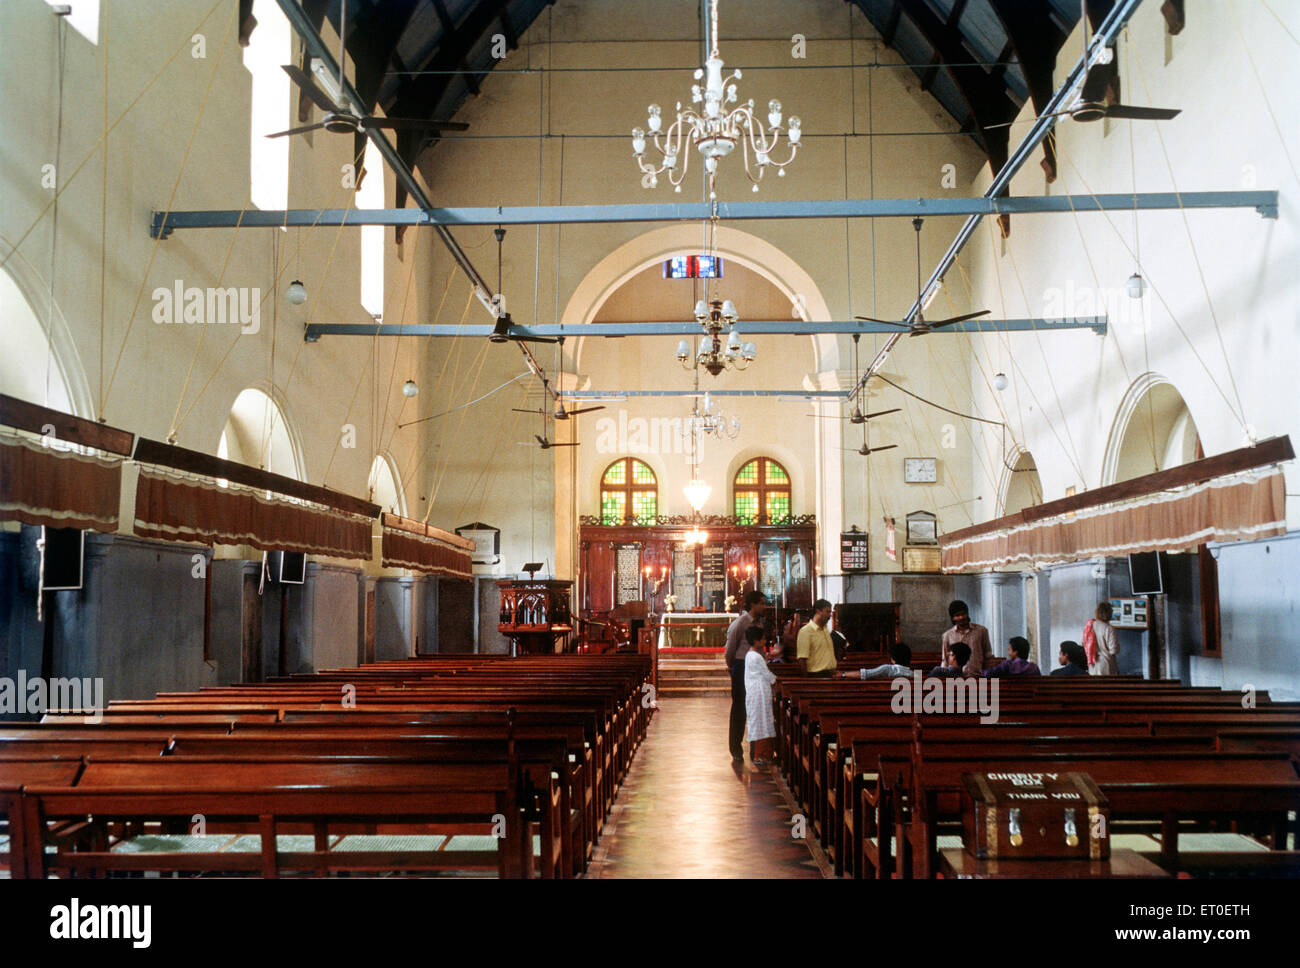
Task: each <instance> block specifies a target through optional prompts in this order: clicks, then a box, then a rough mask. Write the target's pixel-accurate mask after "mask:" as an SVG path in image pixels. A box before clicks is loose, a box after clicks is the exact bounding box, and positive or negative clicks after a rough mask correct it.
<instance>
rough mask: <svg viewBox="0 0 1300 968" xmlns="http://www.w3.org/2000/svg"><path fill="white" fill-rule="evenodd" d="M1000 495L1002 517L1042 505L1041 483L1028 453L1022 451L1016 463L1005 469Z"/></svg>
mask: <svg viewBox="0 0 1300 968" xmlns="http://www.w3.org/2000/svg"><path fill="white" fill-rule="evenodd" d="M1002 495H1003V496H1002V512H1001V513H1002V515H1007V514H1015V513H1016V512H1017V511H1023V510H1024V509H1025V508H1028V507H1033V506H1034V505H1035V504H1042V503H1043V482H1042V480H1041V479H1040V478H1039V476H1038V466H1037V465H1036V464H1035V463H1034V455H1033V454H1031V453H1030V452H1029V451H1027V450H1022V451H1021V452H1020V455H1019V457H1018V458H1017V459H1016V462H1015V463H1014V464H1011V465H1009V466H1008V467H1007V470H1006V474H1005V483H1004V485H1003V488H1002Z"/></svg>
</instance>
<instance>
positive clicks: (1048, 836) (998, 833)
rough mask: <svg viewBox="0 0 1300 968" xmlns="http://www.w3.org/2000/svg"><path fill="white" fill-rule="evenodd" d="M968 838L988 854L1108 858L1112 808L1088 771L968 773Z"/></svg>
mask: <svg viewBox="0 0 1300 968" xmlns="http://www.w3.org/2000/svg"><path fill="white" fill-rule="evenodd" d="M962 780H963V782H964V783H965V787H966V788H965V791H964V792H963V794H962V807H963V809H962V825H963V830H962V841H963V843H964V844H965V846H966V850H967V851H968V852H969V853H971V854H973V855H974V856H976V857H979V858H981V859H988V860H1021V859H1034V860H1046V859H1058V860H1060V859H1068V860H1084V861H1086V860H1107V859H1108V858H1109V857H1110V836H1109V824H1110V809H1109V806H1108V804H1107V802H1106V797H1105V795H1104V794H1103V793H1102V792H1101V790H1099V789H1098V788H1097V784H1096V783H1094V782H1093V780H1092V777H1090V776H1089V775H1088V774H1086V773H966V774H964V775H963V776H962Z"/></svg>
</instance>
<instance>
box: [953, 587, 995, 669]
mask: <svg viewBox="0 0 1300 968" xmlns="http://www.w3.org/2000/svg"><path fill="white" fill-rule="evenodd" d="M948 617H949V618H950V619H952V628H950V629H949V630H948V631H947V632H944V633H943V663H942V664H943V665H947V664H948V651H949V649H950V648H951V647H952V644H953V643H954V642H965V643H966V644H967V645H968V646H970V661H968V662H967V663H966V665H965V666H963V667H962V672H963V673H965V674H966V675H968V676H982V675H983V674H984V670H985V668H987V667H989V666H992V665H993V646H992V645H990V644H989V630H988V629H986V628H985V627H984V626H983V625H975V624H974V623H972V622H971V620H970V609H969V608H967V607H966V603H965V602H963V601H955V602H953V603H952V604H951V605H949V606H948Z"/></svg>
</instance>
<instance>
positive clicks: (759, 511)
mask: <svg viewBox="0 0 1300 968" xmlns="http://www.w3.org/2000/svg"><path fill="white" fill-rule="evenodd" d="M732 513H733V514H734V515H735V517H736V521H737V523H738V524H783V523H785V522H786V521H788V520H789V519H790V475H789V474H788V473H787V472H786V469H785V468H784V467H782V466H781V465H780V464H778V463H777V462H776V461H774V460H772V458H770V457H756V458H754V459H753V460H751V461H750V462H749V463H747V464H745V465H744V466H743V467H741V468H740V470H739V471H737V472H736V478H735V480H734V481H733V482H732Z"/></svg>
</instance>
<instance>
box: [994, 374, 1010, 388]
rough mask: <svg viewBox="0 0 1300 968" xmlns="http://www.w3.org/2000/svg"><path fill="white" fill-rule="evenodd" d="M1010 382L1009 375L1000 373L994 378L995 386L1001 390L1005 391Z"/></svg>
mask: <svg viewBox="0 0 1300 968" xmlns="http://www.w3.org/2000/svg"><path fill="white" fill-rule="evenodd" d="M1009 382H1010V381H1009V380H1007V375H1006V374H1005V373H999V374H997V375H996V376H995V377H993V385H994V386H995V387H997V388H998V389H999V390H1005V389H1006V388H1007V384H1008V383H1009Z"/></svg>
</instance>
